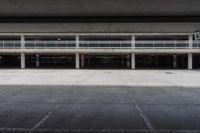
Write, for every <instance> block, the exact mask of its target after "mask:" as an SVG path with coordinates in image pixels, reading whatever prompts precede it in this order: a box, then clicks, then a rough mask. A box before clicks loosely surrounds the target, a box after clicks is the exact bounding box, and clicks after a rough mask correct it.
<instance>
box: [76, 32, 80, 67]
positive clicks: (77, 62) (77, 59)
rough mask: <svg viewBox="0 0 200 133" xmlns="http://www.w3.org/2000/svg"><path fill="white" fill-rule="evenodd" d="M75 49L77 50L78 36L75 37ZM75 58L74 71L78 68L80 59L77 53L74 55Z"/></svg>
mask: <svg viewBox="0 0 200 133" xmlns="http://www.w3.org/2000/svg"><path fill="white" fill-rule="evenodd" d="M76 48H77V49H78V48H79V35H76ZM75 56H76V58H75V62H76V63H75V65H76V69H79V68H80V57H79V53H76V55H75Z"/></svg>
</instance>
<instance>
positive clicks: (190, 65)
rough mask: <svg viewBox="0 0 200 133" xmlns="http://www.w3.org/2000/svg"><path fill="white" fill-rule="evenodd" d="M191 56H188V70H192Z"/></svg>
mask: <svg viewBox="0 0 200 133" xmlns="http://www.w3.org/2000/svg"><path fill="white" fill-rule="evenodd" d="M192 64H193V63H192V54H188V69H189V70H191V69H192Z"/></svg>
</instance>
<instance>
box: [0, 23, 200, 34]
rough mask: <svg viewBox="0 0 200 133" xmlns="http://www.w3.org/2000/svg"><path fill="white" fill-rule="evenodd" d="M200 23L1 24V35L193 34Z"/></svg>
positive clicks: (199, 26) (199, 27)
mask: <svg viewBox="0 0 200 133" xmlns="http://www.w3.org/2000/svg"><path fill="white" fill-rule="evenodd" d="M199 29H200V23H51V24H48V23H35V24H34V23H12V24H11V23H9V24H8V23H1V24H0V32H1V33H193V32H196V31H198V30H199Z"/></svg>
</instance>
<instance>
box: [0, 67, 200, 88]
mask: <svg viewBox="0 0 200 133" xmlns="http://www.w3.org/2000/svg"><path fill="white" fill-rule="evenodd" d="M8 84H9V85H40V86H41V85H48V86H66V85H67V86H69V85H76V86H77V85H78V86H82V85H87V86H169V87H171V86H186V87H191V86H193V87H199V86H200V70H81V69H80V70H75V69H50V70H49V69H0V85H8Z"/></svg>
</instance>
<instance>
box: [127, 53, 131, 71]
mask: <svg viewBox="0 0 200 133" xmlns="http://www.w3.org/2000/svg"><path fill="white" fill-rule="evenodd" d="M126 58H127V62H126V65H127V68H130V64H131V63H130V55H127V57H126Z"/></svg>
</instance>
